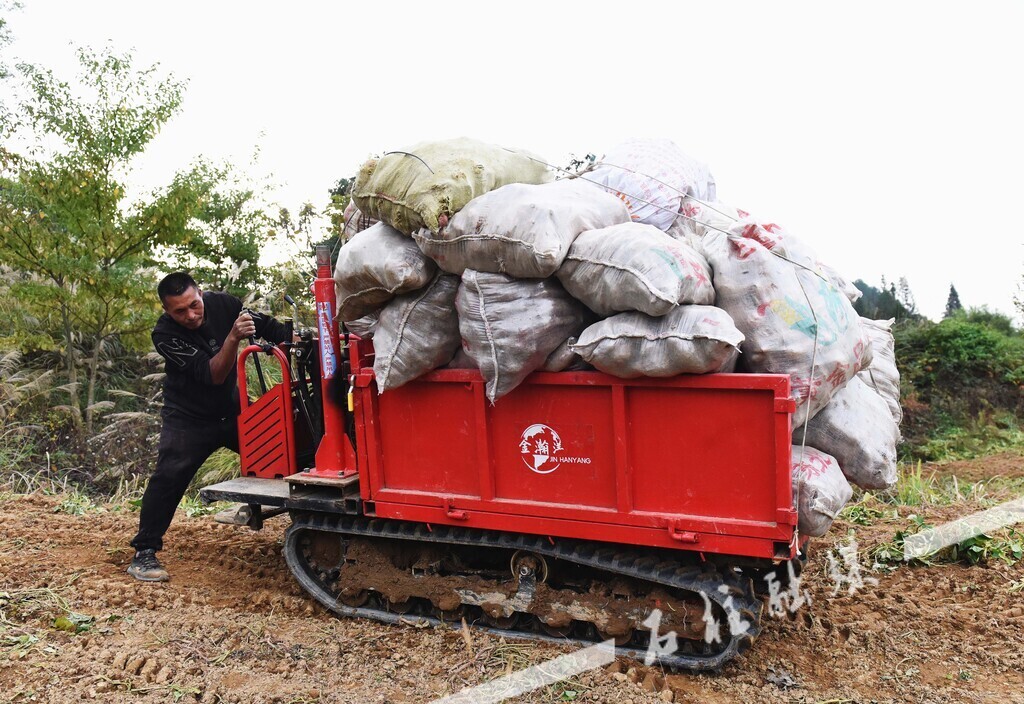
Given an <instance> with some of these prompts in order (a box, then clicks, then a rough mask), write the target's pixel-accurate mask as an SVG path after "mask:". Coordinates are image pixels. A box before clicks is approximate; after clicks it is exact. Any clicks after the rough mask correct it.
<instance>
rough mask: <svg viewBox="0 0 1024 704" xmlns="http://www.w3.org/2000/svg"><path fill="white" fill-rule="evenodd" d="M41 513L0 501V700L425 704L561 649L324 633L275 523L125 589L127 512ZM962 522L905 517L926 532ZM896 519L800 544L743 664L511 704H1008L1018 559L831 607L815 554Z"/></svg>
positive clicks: (969, 468)
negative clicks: (794, 608)
mask: <svg viewBox="0 0 1024 704" xmlns="http://www.w3.org/2000/svg"><path fill="white" fill-rule="evenodd" d="M991 467H995V468H997V469H998V470H999V471H998V473H1000V474H1004V475H1005V474H1007V472H1008V471H1019V470H1020V467H1021V465H1020V463H1019V459H1016V460H1015V459H1013V458H1002V459H1000V460H999V461H998V462H995V463H987V464H986V463H985V462H984V461H980V462H978V463H973V464H972V463H967V464H965V463H960V466H959V467H958V468H957V470H956V471H958V472H960V471H962V472H964V473H971V474H970V476H971V477H972V478H974V479H976V478H977V477H978V476H983V475H984V474H985V472H986V469H987V468H991ZM1006 498H1010V497H1009V496H1007V497H1006ZM59 501H60V497H48V496H42V495H31V496H10V495H6V496H0V509H2V511H3V518H2V521H0V593H3V594H0V614H2V616H3V618H4V619H6V621H5V622H0V701H5V702H6V701H19V702H20V701H41V702H80V701H81V700H83V699H85V700H97V701H111V702H114V701H116V702H121V701H125V702H175V701H202V702H216V701H223V702H280V703H282V704H283V703H285V702H295V703H298V702H427V701H430V700H432V699H434V698H436V697H439V696H443V695H445V694H448V693H452V692H455V691H458V690H459V689H462V688H463V687H465V686H469V685H472V684H479V683H482V682H484V681H487V680H489V679H492V678H494V677H495V676H497V675H499V674H501V673H502V672H504V671H506V670H509V669H512V668H521V667H524V666H525V665H527V664H531V663H536V662H540V661H542V660H545V659H548V658H551V657H555V656H557V655H559V654H561V653H563V652H566V650H565V649H559V648H557V647H553V646H546V645H545V646H542V645H537V644H533V643H520V642H511V641H510V642H504V641H501V640H500V639H496V638H493V637H489V636H485V635H483V634H480V633H473V634H472V635H471V636H469V637H466V636H464V635H463V634H461V633H460V632H458V631H449V630H440V629H433V628H424V629H418V628H414V627H393V626H385V625H381V624H376V623H372V622H367V621H353V620H343V619H337V618H334V617H332V616H331V615H330V614H328V613H327V612H326V611H324V610H323V609H321V608H320V607H318V606H316V605H315V604H313V602H312V601H311V600H309V599H306V598H305V597H304V596H303V593H302V592H301V591H300V590H299V589H298V587H297V586H296V585H295V584H294V583H293V581H292V578H291V575H290V573H289V572H288V570H287V568H286V566H285V564H284V560H283V559H282V557H281V551H280V542H281V537H282V533H283V529H284V526H285V522H286V519H283V518H281V519H274V520H272V521H270V522H269V523H268V526H267V528H266V529H265V530H264V531H262V532H260V533H253V532H251V531H248V530H247V529H239V528H235V527H229V526H222V525H219V524H216V523H214V522H213V520H212V519H211V518H209V517H202V518H188V517H186V516H184V515H182V514H180V513H179V515H178V516H177V517H176V518H175V523H174V526H173V527H172V529H171V531H170V533H169V534H168V538H167V543H166V544H167V549H166V550H165V551H164V552H163V553H161V557H162V559H163V560H164V562H165V564H166V565H167V567H168V569H169V570H170V571H171V574H172V581H171V582H170V583H168V584H156V585H146V584H140V583H136V582H135V581H134V580H132V579H131V578H129V577H128V576H127V575H126V574H125V568H126V567H127V565H128V562H129V560H130V556H131V555H130V551H129V549H128V548H127V546H126V542H127V540H128V539H129V538H130V536H131V535H132V534H133V533H134V529H135V527H136V521H137V515H136V514H134V513H130V512H125V511H123V510H117V508H116V507H107V508H106V509H104V511H103V512H99V513H96V512H93V513H87V514H86V515H83V516H71V515H66V514H64V513H55V512H54V508H55V507H56V506H57V505H58V503H59ZM981 508H984V506H982V505H980V504H972V503H970V502H965V503H962V504H958V505H956V506H942V507H930V508H925V509H923V510H921V511H919V512H918V513H920V515H922V516H923V517H924V518H925V519H926V520H927V521H928V522H930V523H933V524H937V523H940V522H942V521H943V520H948V519H951V518H954V517H956V516H957V515H962V514H964V513H967V512H969V511H972V510H980V509H981ZM909 513H910V511H909V510H906V509H902V510H901V515H900V517H899V519H893V518H889V517H887V518H883V519H879V520H877V521H876V522H875V523H874V524H873V525H871V526H859V525H852V524H846V523H840V522H837V524H836V525H835V526H834V527H833V530H832V532H831V533H830V535H829V537H827V538H825V539H823V540H819V541H816V542H815V543H814V544H813V545H812V550H811V557H810V560H809V563H808V568H807V572H806V577H805V580H804V586H805V587H806V588H807V589H809V591H810V594H811V596H812V598H813V603H812V605H811V606H810V607H804V608H802V609H801V610H799V611H798V612H797V613H796V614H795V615H793V616H787V617H784V618H781V619H772V618H766V619H765V622H764V628H763V632H762V635H761V637H760V638H759V639H758V640H757V642H756V643H755V645H754V648H753V650H752V651H751V652H750V653H749V654H748V655H747V656H746V657H744V658H741V659H739V660H737V661H734V662H733V663H731V664H730V665H729V666H727V667H726V669H725V670H724V671H723V672H722V673H720V674H718V675H713V676H707V675H701V676H694V675H674V674H670V675H668V676H667V677H663V676H662V675H663V673H661V672H660V671H658V670H657V669H652V668H645V667H643V666H642V665H637V664H636V663H632V662H628V661H622V662H620V663H617V664H616V665H613V666H612V668H610V671H598V672H593V673H587V674H585V675H582V676H580V677H579V678H578V679H577V680H575V681H572V682H568V683H563V684H562V685H559V686H557V687H552V688H548V689H547V690H539V691H537V692H534V693H533V694H531V695H528V696H525V697H522V698H520V699H517V700H514V701H523V702H526V701H529V702H554V701H585V702H591V701H592V702H618V703H623V702H629V701H632V702H633V704H640V703H641V702H659V701H673V700H674V701H692V702H823V701H833V702H839V701H842V702H871V701H877V702H896V701H900V702H902V701H914V702H960V701H971V702H974V701H988V702H1024V589H1020V588H1019V586H1018V587H1015V584H1016V585H1020V586H1024V562H1022V563H1018V564H1017V565H1015V566H1013V567H1008V566H1006V565H1004V564H1002V563H1000V562H995V563H989V564H988V565H985V566H976V567H966V566H961V565H940V566H932V567H914V568H908V567H900V568H898V569H896V570H895V571H893V572H891V573H881V572H878V573H871V574H872V575H873V576H875V577H877V578H878V579H879V585H878V586H877V587H874V586H867V587H866V588H865V590H864V591H862V592H859V593H857V594H854V595H849V594H848V593H846V591H845V590H844V591H842V592H840V593H839V594H838V595H836V596H832V589H833V582H832V581H831V580H830V579H829V578H828V571H827V567H828V561H827V559H826V553H827V552H828V551H829V550H830V549H831V548H832V547H833V546H834V545H835V544H836V543H837V542H838V543H845V542H846V541H847V531H848V530H854V531H855V535H856V538H857V540H858V541H859V544H860V550H861V556H862V560H863V561H864V562H869V561H868V560H867V559H866V558H865V557H864V555H865V553H866V551H867V550H868V549H870V548H871V547H873V546H874V545H877V544H879V543H882V542H886V541H889V540H891V539H892V537H893V534H894V533H895V531H896V530H897V529H899V528H902V527H904V526H905V525H906V524H907V522H908V521H907V515H908V514H909ZM30 590H31V591H30ZM4 594H5V595H6V596H4ZM58 597H59V598H61V599H63V600H65V603H66V605H67V607H68V608H69V609H70V610H71V611H72V612H76V613H81V614H85V615H88V616H92V617H94V619H95V621H94V622H93V624H92V625H91V627H90V629H89V630H88V631H87V632H84V633H80V634H78V635H72V634H71V633H67V632H64V631H61V630H57V629H55V628H53V621H54V618H55V617H57V616H61V615H63V614H64V613H65V612H64V611H62V610H61V607H60V604H59V603H58V601H57V598H58Z"/></svg>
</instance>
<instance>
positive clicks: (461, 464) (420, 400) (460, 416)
mask: <svg viewBox="0 0 1024 704" xmlns="http://www.w3.org/2000/svg"><path fill="white" fill-rule="evenodd" d="M374 391H375V390H374ZM377 403H378V405H379V409H380V410H379V412H380V416H381V424H380V427H379V432H380V448H381V456H380V459H381V463H382V464H381V486H382V487H387V488H389V489H406V490H411V491H423V492H429V493H443V494H446V495H447V494H457V495H464V496H477V497H479V496H480V475H479V472H478V471H477V453H476V445H477V440H476V439H477V434H476V427H475V424H474V422H473V421H474V418H473V412H472V409H473V407H474V404H473V389H472V387H471V386H468V385H466V384H409V385H408V388H407V389H406V390H405V392H404V393H394V394H393V393H391V392H388V393H385V394H382V395H381V396H380V397H379V398H378V399H377ZM456 410H458V412H455V411H456Z"/></svg>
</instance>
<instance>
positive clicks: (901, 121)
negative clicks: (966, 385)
mask: <svg viewBox="0 0 1024 704" xmlns="http://www.w3.org/2000/svg"><path fill="white" fill-rule="evenodd" d="M24 6H25V7H24V9H23V10H22V11H20V12H15V13H13V14H11V15H9V20H10V24H11V30H12V32H13V34H14V39H15V42H14V44H13V45H12V46H11V47H9V48H8V50H7V51H6V54H7V56H8V57H11V58H16V59H21V60H27V61H31V62H36V63H39V64H42V65H45V66H48V67H51V68H53V69H54V70H55V71H57V72H58V73H59V74H60V75H63V76H67V77H69V78H70V77H71V75H73V73H74V72H75V71H76V64H75V59H74V52H73V46H72V45H88V46H92V47H93V48H100V47H102V46H103V45H104V44H105V43H107V42H108V41H109V42H110V43H112V45H113V46H114V47H115V48H117V49H129V48H134V49H135V50H136V51H137V53H138V58H139V63H140V64H148V63H152V62H157V61H159V62H160V63H161V65H162V67H163V68H164V69H165V70H167V71H170V72H173V73H174V74H175V75H176V76H178V77H182V78H188V79H189V80H190V84H189V89H188V93H187V96H186V102H185V105H184V109H183V111H182V113H181V114H180V115H179V116H178V117H176V118H175V119H174V121H173V122H172V123H171V124H170V125H169V126H168V127H167V128H166V129H165V130H164V132H163V133H162V134H161V135H160V136H159V137H158V139H157V141H156V142H155V143H154V145H153V147H152V149H151V151H150V152H149V153H148V154H147V155H145V157H144V160H143V161H142V162H140V164H139V168H138V169H137V171H136V173H135V178H136V179H137V182H136V185H137V186H138V187H150V186H156V185H159V184H161V183H163V182H165V181H167V180H169V178H170V176H171V175H172V174H173V172H174V171H175V170H176V169H178V168H183V167H184V166H185V165H186V164H187V163H188V162H189V161H190V160H191V158H192V157H194V156H197V155H199V154H202V155H205V156H207V157H210V158H213V159H228V160H231V161H233V162H235V163H236V164H238V165H239V166H240V167H242V168H249V166H248V165H249V163H250V157H251V155H252V154H253V152H254V150H255V148H256V147H257V146H258V147H259V149H260V153H261V156H260V164H259V167H258V168H257V169H256V170H255V171H253V173H254V175H256V176H266V175H267V174H268V173H269V174H272V176H273V182H274V183H276V184H280V185H279V187H278V188H277V189H276V191H275V193H276V198H277V200H278V201H279V202H280V204H282V205H285V206H287V207H289V208H291V209H292V210H293V211H294V210H296V209H297V207H298V206H299V205H300V204H301V203H302V202H304V201H307V200H308V201H312V202H313V203H314V204H316V205H318V206H321V205H323V204H324V203H325V202H326V200H327V196H326V191H327V189H328V188H329V187H330V186H331V185H333V183H334V182H335V181H336V180H337V179H338V178H340V177H342V176H350V175H352V174H354V173H355V171H356V170H357V168H358V166H359V164H360V163H361V161H362V160H363V159H364V158H366V157H367V156H369V155H370V154H373V153H380V152H382V151H388V150H393V149H401V148H403V147H406V146H409V145H411V144H413V143H415V142H418V141H423V140H430V139H439V138H447V137H455V136H469V137H475V138H477V139H482V140H485V141H490V142H495V143H499V144H502V145H504V146H509V147H521V148H525V149H529V150H531V151H533V152H535V153H538V154H540V155H541V156H543V157H545V158H546V159H547V160H548V161H549V162H552V163H556V164H564V163H566V162H567V161H568V157H569V155H570V154H573V153H575V154H580V155H582V154H586V153H587V152H594V153H597V154H600V153H602V152H604V151H606V150H607V149H609V148H610V147H612V146H614V144H615V143H616V142H618V141H620V140H622V139H624V138H628V137H634V136H637V137H644V136H650V137H668V138H670V139H672V140H673V141H675V142H676V143H677V144H678V145H679V146H680V147H681V148H682V149H683V150H684V151H686V152H687V153H689V154H691V155H693V156H695V157H698V158H700V159H702V160H704V161H706V162H707V163H708V164H710V166H711V169H712V172H713V173H714V175H715V179H716V181H717V183H718V194H719V198H720V199H721V200H723V201H725V202H728V203H731V204H734V205H737V206H740V207H742V208H744V209H746V210H749V211H751V212H753V213H754V214H756V215H758V216H759V217H763V218H766V219H771V220H774V221H775V222H778V223H780V224H782V225H783V226H784V227H786V228H787V229H789V230H790V231H791V232H793V233H794V234H796V235H799V236H800V237H802V238H803V239H804V240H806V241H807V242H808V243H809V244H811V245H812V246H814V247H815V248H816V249H817V250H818V253H819V256H820V258H821V259H822V260H823V261H825V262H827V263H830V264H832V265H833V266H834V267H836V268H837V269H839V270H840V271H842V272H843V273H845V274H846V275H847V276H849V277H850V278H851V279H852V278H862V279H864V280H865V281H867V282H868V283H871V284H873V285H876V286H877V285H878V282H879V280H880V278H881V277H882V275H885V276H886V278H887V279H888V280H890V281H895V280H896V279H897V278H898V277H899V276H906V277H907V279H908V280H909V283H910V286H911V288H912V290H913V292H914V294H915V296H916V298H917V302H918V307H919V309H920V310H921V311H922V312H923V313H924V314H926V315H928V316H930V317H932V318H933V319H937V318H938V317H940V316H941V314H942V310H943V308H944V306H945V302H946V296H947V293H948V291H949V285H950V283H953V284H955V285H956V287H957V290H958V292H959V293H960V298H961V300H962V301H963V303H964V305H967V306H976V305H982V304H987V305H989V306H990V307H992V308H994V309H997V310H1000V311H1002V312H1005V313H1013V312H1014V308H1013V302H1012V298H1013V294H1014V292H1015V290H1016V289H1017V286H1018V283H1019V282H1020V281H1021V275H1022V273H1024V237H1022V234H1024V233H1022V228H1021V224H1020V223H1018V222H1017V221H1016V220H1015V219H1013V218H1010V217H1008V215H1007V213H1008V212H1009V211H1010V210H1012V209H1014V208H1015V207H1016V206H1014V205H1013V203H1015V202H1019V198H1020V196H1021V194H1022V193H1024V169H1022V165H1024V100H1022V98H1024V96H1022V90H1021V85H1022V83H1021V81H1022V78H1021V70H1022V69H1024V41H1022V40H1021V35H1022V30H1024V23H1022V19H1024V4H1021V3H1017V2H985V3H962V2H961V3H942V2H857V3H849V4H848V5H847V6H846V8H845V9H842V8H840V7H839V6H838V5H837V4H836V3H821V2H815V3H787V4H785V5H784V6H783V5H780V4H776V3H736V2H714V3H710V2H709V3H701V4H700V5H697V4H688V3H682V2H665V3H621V2H617V3H597V2H569V1H561V2H559V1H552V0H548V1H546V2H532V1H524V0H517V1H516V2H500V3H499V2H464V3H454V2H451V3H446V2H442V1H440V0H435V2H429V3H426V2H415V3H413V2H410V3H404V2H382V1H378V2H373V1H367V2H359V3H353V2H348V3H343V2H299V1H298V0H295V1H293V2H291V3H284V2H280V1H278V2H273V3H265V2H228V1H226V0H207V1H206V2H193V1H192V0H178V1H177V2H174V3H160V4H159V5H157V4H156V3H151V2H139V1H138V0H135V1H133V2H115V1H113V0H109V1H104V0H91V1H89V2H83V1H82V0H77V1H74V2H72V1H66V0H24Z"/></svg>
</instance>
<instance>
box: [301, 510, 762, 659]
mask: <svg viewBox="0 0 1024 704" xmlns="http://www.w3.org/2000/svg"><path fill="white" fill-rule="evenodd" d="M291 516H292V525H291V526H290V527H289V528H288V531H287V533H286V534H285V544H284V557H285V561H286V562H287V563H288V567H289V568H290V569H291V571H292V573H293V574H294V575H295V577H296V579H297V580H298V581H299V583H300V584H301V585H302V587H303V588H304V589H305V590H306V591H308V592H309V593H310V594H311V595H312V596H313V597H314V598H315V599H316V600H317V601H318V602H320V603H321V604H322V605H323V606H325V607H326V608H328V609H330V610H331V611H333V612H335V613H337V614H339V615H342V616H350V617H356V618H369V619H373V620H376V621H381V622H384V623H392V624H402V623H405V624H410V623H423V622H426V623H431V624H435V625H443V626H448V627H458V625H457V624H452V623H448V622H445V621H442V620H441V619H439V618H435V617H432V616H425V615H420V614H417V615H414V616H410V615H403V614H398V613H392V612H390V611H385V610H383V609H377V608H373V607H365V606H363V607H352V606H346V605H344V604H342V603H340V602H339V601H338V599H337V596H336V595H335V594H334V593H333V592H332V591H331V590H330V588H329V587H328V586H327V585H326V584H325V583H324V581H323V580H322V579H321V577H320V576H319V574H318V573H317V571H316V569H315V568H314V567H313V566H312V565H310V564H309V563H308V562H307V561H306V559H305V557H304V556H303V552H302V548H301V540H300V538H301V536H302V534H303V532H305V531H323V532H329V533H342V534H347V535H353V536H365V537H369V538H389V539H398V540H408V541H413V542H423V543H435V544H438V543H440V544H456V545H468V546H477V547H481V548H501V549H509V550H526V551H529V552H534V553H538V554H541V555H545V556H547V557H552V558H556V559H559V560H565V561H567V562H573V563H576V564H579V565H586V566H588V567H591V568H595V569H598V570H602V571H604V572H606V573H608V574H609V575H614V574H618V575H624V576H626V577H631V578H634V579H638V580H643V581H647V582H653V583H657V584H661V585H664V586H667V587H671V588H675V589H678V590H683V591H689V592H691V593H694V594H696V593H698V592H699V593H702V594H704V595H705V596H706V597H707V598H708V599H709V600H710V601H711V602H713V603H715V604H717V605H718V606H719V607H720V609H721V612H722V613H730V615H732V616H733V617H734V618H735V617H738V618H742V620H743V621H745V622H746V623H747V624H748V625H747V628H746V629H745V630H743V629H737V630H741V631H742V632H740V633H735V634H734V633H731V629H730V628H728V624H726V623H722V634H723V638H728V642H726V643H724V646H722V647H721V648H720V649H719V650H717V651H716V652H714V653H708V654H689V653H682V652H676V653H674V654H671V655H662V656H659V657H658V662H659V663H660V664H661V665H662V666H664V667H666V668H669V669H680V670H692V671H717V670H719V669H721V667H722V666H723V665H725V664H726V663H727V662H729V661H730V660H732V659H733V658H734V657H736V656H737V655H739V654H741V653H743V652H745V651H746V650H747V649H748V648H749V647H750V646H751V645H752V643H753V642H754V640H755V639H756V638H757V636H758V634H759V633H760V629H761V625H760V623H761V610H762V603H761V601H760V600H759V599H758V598H757V597H756V596H755V594H754V588H753V583H752V582H751V580H750V579H749V578H748V577H744V576H743V575H741V574H737V573H731V572H728V571H727V572H726V573H725V574H722V573H720V572H718V571H717V570H716V569H715V568H714V567H713V566H711V565H710V564H709V563H704V564H702V565H680V563H679V562H678V561H669V560H664V559H662V558H660V557H654V556H652V555H650V554H645V553H643V552H639V551H637V550H631V549H629V548H624V546H621V545H609V544H606V543H596V542H589V541H580V540H568V539H560V540H557V541H554V543H552V542H550V541H549V540H548V539H546V538H545V537H543V536H535V535H523V534H514V533H502V532H498V531H480V530H474V529H469V528H459V527H452V526H440V525H434V526H431V527H430V529H429V530H428V529H427V527H426V526H425V525H424V524H422V523H413V522H408V521H396V520H389V519H380V518H366V517H363V516H355V515H344V514H326V513H313V512H308V513H307V512H292V514H291ZM729 599H731V602H729V603H728V607H727V605H726V604H727V602H728V600H729ZM474 627H475V628H477V629H479V630H483V631H486V632H488V633H493V634H495V635H499V636H505V637H509V638H518V639H529V640H540V641H548V642H553V643H559V644H562V645H564V644H566V643H578V644H580V645H584V646H589V645H593V644H594V641H591V640H582V639H572V638H557V637H552V636H549V635H547V634H541V633H534V632H529V631H522V630H506V629H501V628H495V627H492V626H487V625H485V624H480V623H478V624H475V626H474ZM615 653H616V655H620V656H623V657H628V658H633V659H636V660H643V659H644V658H645V656H646V655H647V651H646V650H640V649H638V648H631V647H617V648H616V649H615Z"/></svg>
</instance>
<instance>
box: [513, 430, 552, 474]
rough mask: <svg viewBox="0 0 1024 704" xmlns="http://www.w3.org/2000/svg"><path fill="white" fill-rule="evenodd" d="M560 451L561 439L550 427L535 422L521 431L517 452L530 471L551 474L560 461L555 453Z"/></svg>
mask: <svg viewBox="0 0 1024 704" xmlns="http://www.w3.org/2000/svg"><path fill="white" fill-rule="evenodd" d="M561 451H562V439H561V438H560V437H558V433H556V432H555V431H554V430H553V429H552V428H549V427H548V426H546V425H544V424H542V423H536V424H534V425H531V426H530V427H529V428H527V429H526V430H524V431H523V437H522V440H520V441H519V452H520V454H521V456H522V458H523V462H524V463H525V464H526V466H527V467H529V469H530V471H531V472H536V473H537V474H551V473H552V472H554V471H555V470H556V469H558V468H559V467H560V466H561V464H562V462H561V459H560V458H559V457H557V456H556V453H558V452H561Z"/></svg>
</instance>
